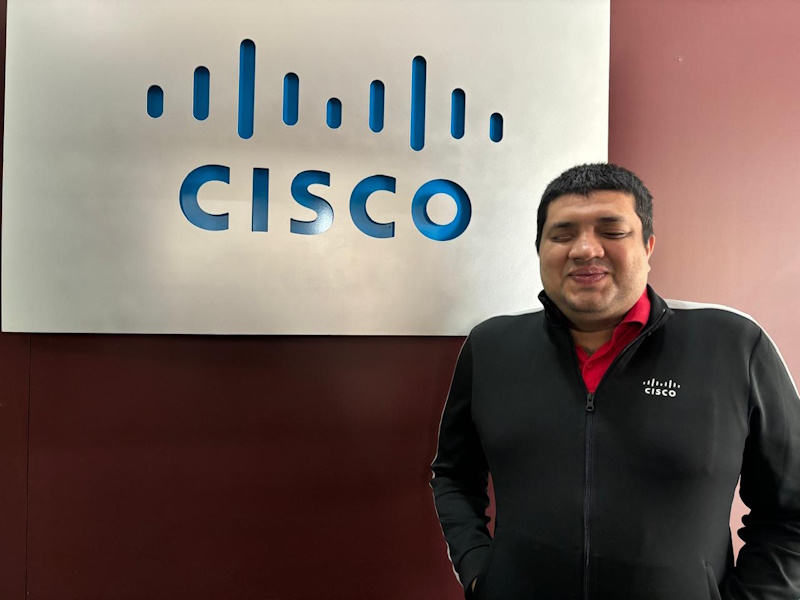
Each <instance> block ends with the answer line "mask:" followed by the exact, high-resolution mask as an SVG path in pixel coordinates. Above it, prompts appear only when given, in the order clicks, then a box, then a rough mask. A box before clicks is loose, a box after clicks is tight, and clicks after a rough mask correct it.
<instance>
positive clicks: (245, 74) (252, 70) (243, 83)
mask: <svg viewBox="0 0 800 600" xmlns="http://www.w3.org/2000/svg"><path fill="white" fill-rule="evenodd" d="M255 106H256V45H255V44H254V43H253V40H243V41H242V43H241V44H240V45H239V137H240V138H242V139H245V140H247V139H250V138H251V137H253V116H254V113H255Z"/></svg>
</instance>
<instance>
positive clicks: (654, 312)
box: [539, 284, 672, 329]
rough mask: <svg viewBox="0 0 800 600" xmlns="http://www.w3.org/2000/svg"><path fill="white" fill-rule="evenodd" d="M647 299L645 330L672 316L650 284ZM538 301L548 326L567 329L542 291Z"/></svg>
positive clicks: (563, 320)
mask: <svg viewBox="0 0 800 600" xmlns="http://www.w3.org/2000/svg"><path fill="white" fill-rule="evenodd" d="M647 297H648V298H650V318H649V319H648V320H647V324H646V325H645V329H649V328H650V327H652V326H653V325H654V324H655V323H657V322H659V320H661V317H662V315H664V317H665V318H669V317H670V316H671V315H672V309H671V308H669V307H668V306H667V303H666V302H665V301H664V299H663V298H662V297H661V296H659V295H658V294H656V292H655V290H653V288H652V287H650V284H648V285H647ZM539 301H540V302H541V303H542V305H543V306H544V314H545V317H546V319H547V323H548V324H549V325H554V326H558V327H569V325H570V322H569V319H567V317H565V316H564V313H562V312H561V310H560V309H559V308H558V307H557V306H556V305H555V302H553V301H552V300H551V299H550V298H549V297H548V296H547V294H545V293H544V290H542V291H541V292H539ZM662 322H663V320H662Z"/></svg>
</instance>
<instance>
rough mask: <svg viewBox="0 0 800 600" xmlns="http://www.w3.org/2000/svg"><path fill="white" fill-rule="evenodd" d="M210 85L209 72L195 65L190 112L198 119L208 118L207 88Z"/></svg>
mask: <svg viewBox="0 0 800 600" xmlns="http://www.w3.org/2000/svg"><path fill="white" fill-rule="evenodd" d="M210 86H211V74H210V73H209V72H208V69H206V68H205V67H197V68H196V69H195V70H194V94H193V105H192V114H193V115H194V118H195V119H197V120H198V121H205V120H206V119H207V118H208V105H209V88H210Z"/></svg>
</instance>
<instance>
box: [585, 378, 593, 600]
mask: <svg viewBox="0 0 800 600" xmlns="http://www.w3.org/2000/svg"><path fill="white" fill-rule="evenodd" d="M593 417H594V394H593V393H591V392H587V393H586V439H585V449H584V456H585V460H584V480H583V556H584V558H583V598H584V600H588V598H589V549H590V548H589V546H590V544H591V539H590V537H589V533H590V528H589V502H590V500H591V496H592V426H593V424H594V418H593Z"/></svg>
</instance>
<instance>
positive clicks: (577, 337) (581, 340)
mask: <svg viewBox="0 0 800 600" xmlns="http://www.w3.org/2000/svg"><path fill="white" fill-rule="evenodd" d="M616 326H617V325H616V324H615V325H612V326H611V327H608V328H606V329H600V330H597V331H580V330H578V329H570V330H569V331H570V333H571V334H572V339H573V340H574V341H575V343H576V344H577V345H578V346H580V347H581V348H583V349H584V350H585V351H586V354H588V355H589V356H591V355H592V354H594V353H595V352H597V349H598V348H599V347H600V346H602V345H603V344H605V343H606V342H608V341H610V340H611V337H612V336H613V335H614V329H615V328H616Z"/></svg>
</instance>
